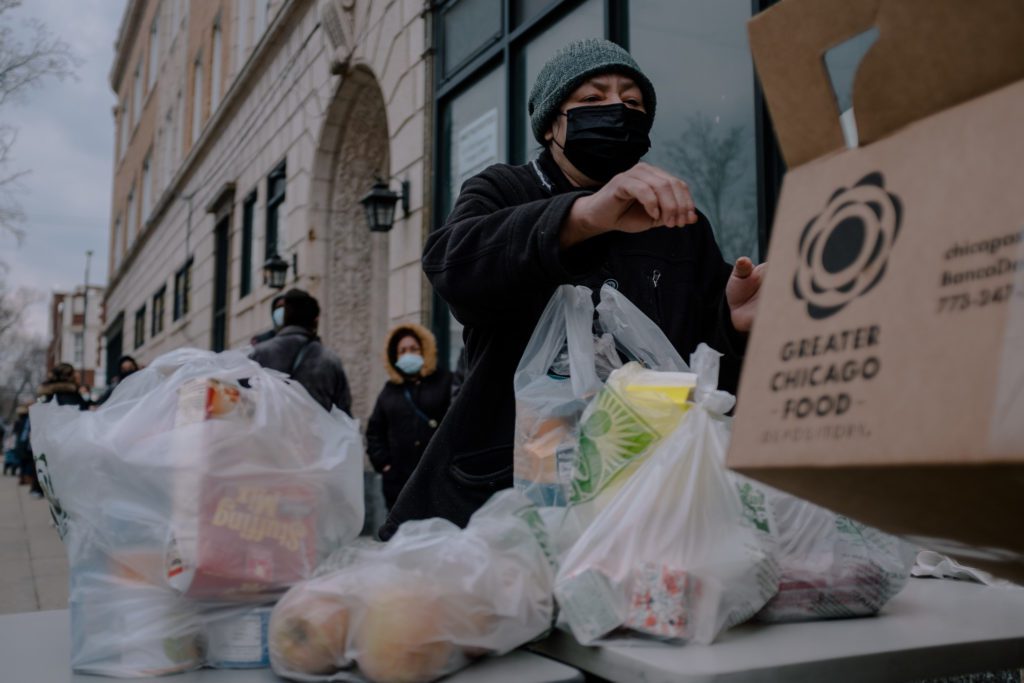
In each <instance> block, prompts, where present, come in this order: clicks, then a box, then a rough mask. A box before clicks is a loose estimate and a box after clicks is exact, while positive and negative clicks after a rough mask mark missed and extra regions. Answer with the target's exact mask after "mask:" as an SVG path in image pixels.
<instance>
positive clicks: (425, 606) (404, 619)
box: [354, 588, 455, 683]
mask: <svg viewBox="0 0 1024 683" xmlns="http://www.w3.org/2000/svg"><path fill="white" fill-rule="evenodd" d="M443 614H444V605H443V604H442V603H441V602H439V601H438V600H437V599H436V598H432V597H431V596H430V595H429V594H428V593H425V592H423V591H422V590H411V589H407V588H391V589H384V590H381V591H379V592H378V593H377V594H375V595H373V596H372V597H371V598H370V599H369V601H368V604H367V606H366V609H365V611H364V612H363V615H362V620H361V622H360V624H359V627H358V630H357V632H356V633H355V634H354V635H355V646H356V651H357V655H356V662H357V663H358V664H359V669H360V670H361V671H362V673H363V674H364V675H365V676H366V677H367V678H369V679H370V680H371V681H374V683H419V682H420V681H432V680H434V679H436V678H439V677H440V676H441V675H443V674H444V673H445V672H446V669H447V667H448V664H449V660H451V658H452V656H453V655H454V654H455V647H454V646H453V645H452V643H451V642H450V639H449V637H448V634H446V633H445V629H444V626H445V622H444V619H443Z"/></svg>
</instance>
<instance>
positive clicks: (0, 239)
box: [0, 0, 125, 335]
mask: <svg viewBox="0 0 1024 683" xmlns="http://www.w3.org/2000/svg"><path fill="white" fill-rule="evenodd" d="M124 5H125V0H26V1H25V2H24V4H23V5H22V7H20V8H18V10H17V11H16V13H17V14H16V16H17V17H18V19H19V20H20V19H21V18H22V17H34V18H38V19H41V20H42V21H44V22H45V23H46V24H47V26H48V27H49V28H50V30H51V32H52V33H54V34H55V35H56V36H58V37H60V38H62V39H63V40H65V41H66V42H67V43H69V44H70V45H71V49H72V50H73V51H74V52H75V54H76V55H77V56H78V57H79V58H80V59H81V60H82V64H81V66H80V67H79V69H78V78H77V80H67V81H64V82H63V83H62V82H59V81H56V80H50V81H47V82H46V83H44V85H43V86H42V87H41V88H38V89H36V90H34V91H32V92H30V93H29V94H28V98H27V100H26V101H25V102H24V103H19V104H14V105H9V106H8V107H7V108H6V109H4V110H3V111H0V120H2V122H3V123H5V124H9V125H13V126H15V127H16V128H18V140H17V143H16V144H15V147H14V150H13V163H12V165H11V169H12V170H15V169H17V170H20V169H29V170H30V171H31V173H30V174H29V175H28V176H27V177H26V178H24V179H23V180H22V188H23V191H22V192H20V195H21V203H22V208H23V209H24V211H25V214H26V219H27V220H26V222H25V225H24V228H25V239H24V241H23V243H22V244H21V246H18V245H17V243H16V242H15V240H14V239H13V238H11V237H9V236H7V235H0V260H3V261H6V262H7V264H8V265H9V266H10V272H9V274H8V282H9V284H11V285H13V286H28V287H33V288H35V289H38V290H41V291H43V292H44V293H46V295H47V298H49V293H50V292H52V291H54V290H65V289H70V288H72V287H74V286H75V285H79V284H82V283H83V282H84V280H85V252H86V250H88V249H92V251H93V254H94V255H93V259H92V268H91V276H90V278H89V280H90V282H91V283H93V284H96V283H105V281H106V276H107V234H108V228H109V220H108V218H109V215H110V193H111V185H112V181H113V176H112V165H113V156H114V152H113V145H114V142H113V140H114V125H113V117H112V114H111V110H112V107H113V106H114V103H115V97H114V95H113V93H112V91H111V90H110V85H109V83H108V81H107V74H108V73H109V71H110V65H111V61H112V59H113V52H114V48H113V44H114V40H115V38H116V34H117V29H118V25H119V23H120V21H121V14H122V12H123V11H124ZM11 16H12V17H13V16H15V13H13V12H12V13H11ZM28 325H29V328H30V329H31V331H32V332H34V333H38V334H40V335H45V334H46V330H47V308H46V303H45V302H41V303H40V304H38V305H36V306H35V307H34V308H33V310H32V313H31V315H30V316H29V319H28Z"/></svg>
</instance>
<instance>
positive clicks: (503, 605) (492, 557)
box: [271, 490, 554, 683]
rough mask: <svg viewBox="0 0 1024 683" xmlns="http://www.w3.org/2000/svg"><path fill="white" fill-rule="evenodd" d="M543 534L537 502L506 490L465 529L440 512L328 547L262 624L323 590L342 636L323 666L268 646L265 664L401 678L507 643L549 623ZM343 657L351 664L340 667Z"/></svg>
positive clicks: (290, 671) (445, 670)
mask: <svg viewBox="0 0 1024 683" xmlns="http://www.w3.org/2000/svg"><path fill="white" fill-rule="evenodd" d="M545 533H546V527H545V526H544V524H543V522H542V521H541V518H540V515H539V514H538V512H537V509H536V508H535V507H534V506H533V505H532V504H531V503H530V502H529V501H528V500H527V499H526V498H525V497H524V496H523V495H522V494H521V493H519V492H517V491H514V490H506V491H500V492H498V493H497V494H495V495H494V496H492V497H491V499H490V500H489V501H488V502H487V503H486V504H485V505H484V506H483V507H482V508H480V509H479V510H478V511H477V512H476V513H475V514H474V515H473V517H472V518H471V519H470V521H469V525H468V526H467V527H466V528H465V529H460V528H459V527H457V526H456V525H455V524H452V523H451V522H449V521H447V520H443V519H427V520H414V521H410V522H406V523H405V524H403V525H402V526H401V527H400V528H399V530H398V532H397V533H396V534H395V535H394V536H393V537H392V538H391V540H390V541H389V542H388V543H386V544H384V543H369V542H367V543H355V544H352V545H351V546H349V547H347V548H344V549H342V550H340V551H338V552H337V553H335V554H334V555H332V556H331V558H330V559H329V560H328V563H327V565H328V567H329V569H328V571H326V573H323V574H321V575H320V576H318V577H316V578H315V579H312V580H310V581H307V582H304V583H302V584H299V585H298V586H295V587H293V588H292V589H291V591H290V592H289V593H288V594H286V595H285V597H284V598H283V599H282V600H281V602H280V603H279V604H278V606H277V607H276V608H275V614H274V617H272V619H271V625H272V627H276V626H277V624H279V623H280V624H283V623H284V622H283V621H282V618H283V617H284V616H288V615H290V614H292V613H295V614H299V615H302V614H303V608H302V606H301V604H300V603H302V602H306V601H309V600H313V599H325V598H324V596H329V597H330V601H331V602H332V603H336V604H342V605H347V606H348V607H347V616H348V620H347V637H345V638H344V639H343V640H344V642H343V643H342V645H341V647H340V648H339V649H337V650H334V651H332V652H331V653H330V657H322V658H318V659H317V662H316V663H317V664H321V663H323V664H329V665H330V666H326V667H325V669H320V668H317V671H316V672H312V671H310V669H309V667H308V662H306V661H303V660H300V659H298V658H295V657H292V658H290V659H286V658H284V657H282V656H281V653H280V651H279V648H277V647H275V648H272V649H271V665H272V666H273V668H274V671H275V672H276V673H278V674H279V675H281V676H284V677H286V678H288V677H299V676H300V675H302V674H309V673H320V674H322V675H327V676H332V677H334V678H335V679H337V680H360V681H362V680H364V679H368V680H370V681H372V682H373V683H405V682H417V681H428V680H435V679H437V678H439V677H441V676H444V675H447V674H449V673H452V672H453V671H455V670H457V669H459V668H461V667H463V666H465V665H466V664H468V663H469V661H470V659H471V658H475V657H480V656H483V655H486V654H504V653H506V652H509V651H510V650H512V649H514V648H516V647H519V646H520V645H523V644H524V643H527V642H529V641H531V640H533V639H535V638H537V637H538V636H540V635H542V634H543V633H544V632H545V631H546V630H547V629H548V628H550V626H551V620H552V617H553V614H554V600H553V598H552V583H553V578H554V569H553V564H552V562H553V560H552V559H551V558H550V556H549V555H548V549H549V547H550V542H549V541H548V540H547V539H546V537H545ZM296 596H298V597H296ZM296 601H298V602H296ZM331 641H332V642H338V641H339V638H338V637H337V636H335V637H333V638H332V639H331ZM328 660H329V661H328ZM353 662H354V663H355V664H356V665H357V666H358V670H351V671H350V670H349V667H350V666H351V664H352V663H353ZM299 666H303V667H306V668H303V669H300V668H298V667H299ZM359 675H361V676H362V677H363V678H357V676H359Z"/></svg>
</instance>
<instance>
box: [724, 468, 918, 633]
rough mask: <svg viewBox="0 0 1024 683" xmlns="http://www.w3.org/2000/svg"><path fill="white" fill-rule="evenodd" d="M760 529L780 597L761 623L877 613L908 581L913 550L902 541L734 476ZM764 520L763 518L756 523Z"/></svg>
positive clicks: (761, 617)
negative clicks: (768, 543) (769, 546)
mask: <svg viewBox="0 0 1024 683" xmlns="http://www.w3.org/2000/svg"><path fill="white" fill-rule="evenodd" d="M732 476H733V477H734V479H735V481H736V485H737V487H738V488H739V491H740V497H741V499H743V501H744V504H745V507H746V509H747V512H748V513H750V512H751V511H755V510H758V509H761V508H762V506H763V509H764V510H765V511H766V512H767V514H766V515H762V513H760V512H755V514H753V515H751V514H748V520H749V521H751V522H753V523H754V524H755V525H756V526H757V528H758V529H759V530H764V529H768V532H769V534H770V535H771V538H772V541H773V543H774V554H775V557H776V559H777V560H778V562H779V569H780V575H779V592H778V593H777V594H776V595H775V596H774V597H772V599H771V600H769V601H768V604H766V605H765V606H764V609H762V610H761V611H760V612H759V613H758V614H757V619H758V620H759V621H769V622H779V621H803V620H812V619H836V618H844V617H861V616H868V615H872V614H876V613H877V612H878V611H879V610H880V609H881V608H882V606H883V605H885V603H887V602H888V601H889V600H891V599H892V598H894V597H895V596H896V594H897V593H899V592H900V591H901V590H902V589H903V587H904V586H905V585H906V583H907V580H908V579H909V578H910V572H911V568H912V567H913V564H914V558H915V555H916V551H915V549H914V547H913V546H911V545H910V544H908V543H906V542H905V541H902V540H901V539H899V538H897V537H895V536H891V535H889V534H886V533H883V532H881V531H879V530H877V529H873V528H871V527H869V526H865V525H863V524H861V523H859V522H856V521H854V520H852V519H850V518H848V517H845V516H843V515H838V514H836V513H834V512H831V511H829V510H826V509H825V508H822V507H819V506H817V505H814V504H813V503H809V502H807V501H805V500H801V499H800V498H796V497H794V496H791V495H789V494H787V493H783V492H782V491H778V490H776V489H774V488H772V487H770V486H767V485H765V484H762V483H760V482H755V481H752V480H750V479H747V478H745V477H743V476H741V475H738V474H733V475H732ZM758 518H761V519H758Z"/></svg>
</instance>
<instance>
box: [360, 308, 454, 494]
mask: <svg viewBox="0 0 1024 683" xmlns="http://www.w3.org/2000/svg"><path fill="white" fill-rule="evenodd" d="M384 360H385V363H386V367H387V371H388V378H389V379H388V382H387V384H385V385H384V389H383V390H382V391H381V392H380V395H379V396H378V397H377V403H376V405H375V406H374V408H373V414H372V415H370V421H369V422H368V423H367V425H366V442H367V451H368V454H369V456H370V462H371V463H372V464H373V468H374V469H375V470H377V471H378V472H380V473H381V475H382V476H383V479H384V501H385V502H386V503H387V506H388V508H390V507H391V506H392V505H394V504H395V500H396V499H397V498H398V494H399V492H401V490H402V487H403V486H405V482H406V481H407V480H408V479H409V477H410V475H412V472H413V470H414V469H415V468H416V465H417V464H418V463H419V461H420V457H421V456H422V455H423V451H424V449H426V447H427V444H428V443H430V439H431V438H432V437H433V436H434V432H435V431H436V430H437V427H438V425H440V424H441V420H442V419H443V418H444V415H445V413H447V412H448V404H449V403H450V402H451V394H452V375H451V373H450V372H448V371H447V370H445V369H444V368H439V367H437V343H436V341H435V340H434V335H433V334H431V333H430V331H429V330H427V329H426V328H424V327H422V326H420V325H414V324H407V325H399V326H398V327H396V328H395V329H393V330H392V331H391V333H390V334H389V335H388V338H387V342H386V343H385V349H384Z"/></svg>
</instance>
